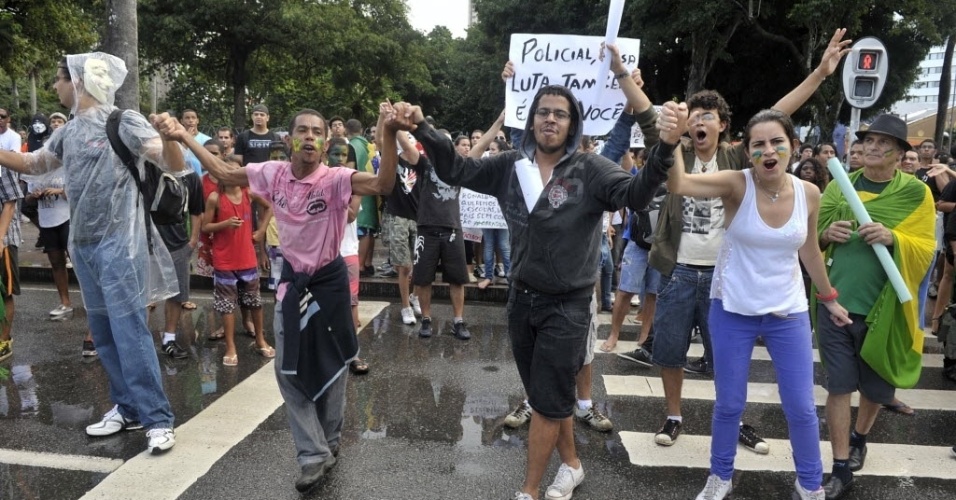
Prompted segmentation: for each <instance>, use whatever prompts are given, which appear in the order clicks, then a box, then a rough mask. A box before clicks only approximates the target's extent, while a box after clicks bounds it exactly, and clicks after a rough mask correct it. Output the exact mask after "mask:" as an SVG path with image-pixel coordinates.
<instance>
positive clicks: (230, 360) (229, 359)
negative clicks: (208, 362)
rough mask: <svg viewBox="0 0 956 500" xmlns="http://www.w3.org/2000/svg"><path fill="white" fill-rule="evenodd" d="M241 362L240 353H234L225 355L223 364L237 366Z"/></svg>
mask: <svg viewBox="0 0 956 500" xmlns="http://www.w3.org/2000/svg"><path fill="white" fill-rule="evenodd" d="M238 364H239V355H238V354H233V355H232V356H223V357H222V365H223V366H236V365H238Z"/></svg>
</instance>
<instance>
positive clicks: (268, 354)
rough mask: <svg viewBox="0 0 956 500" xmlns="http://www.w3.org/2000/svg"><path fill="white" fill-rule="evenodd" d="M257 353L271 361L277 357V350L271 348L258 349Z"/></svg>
mask: <svg viewBox="0 0 956 500" xmlns="http://www.w3.org/2000/svg"><path fill="white" fill-rule="evenodd" d="M256 352H258V353H259V355H260V356H262V357H263V358H267V359H271V358H274V357H276V350H275V349H273V348H272V347H270V346H265V347H256Z"/></svg>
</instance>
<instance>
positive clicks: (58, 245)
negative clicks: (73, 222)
mask: <svg viewBox="0 0 956 500" xmlns="http://www.w3.org/2000/svg"><path fill="white" fill-rule="evenodd" d="M69 240H70V221H66V222H64V223H63V224H60V225H59V226H56V227H41V228H40V241H42V242H43V253H47V252H51V251H54V250H60V251H63V252H65V251H66V250H67V243H68V242H69Z"/></svg>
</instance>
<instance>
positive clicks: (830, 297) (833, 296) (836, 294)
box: [816, 287, 840, 302]
mask: <svg viewBox="0 0 956 500" xmlns="http://www.w3.org/2000/svg"><path fill="white" fill-rule="evenodd" d="M830 288H832V289H833V293H831V294H830V295H827V296H826V297H824V296H823V295H820V292H817V294H816V296H817V300H819V301H820V302H833V301H834V300H836V299H837V297H839V296H840V292H838V291H837V289H836V287H830Z"/></svg>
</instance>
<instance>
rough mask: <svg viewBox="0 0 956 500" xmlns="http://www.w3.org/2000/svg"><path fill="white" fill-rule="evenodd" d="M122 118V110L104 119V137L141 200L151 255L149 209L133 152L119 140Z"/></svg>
mask: <svg viewBox="0 0 956 500" xmlns="http://www.w3.org/2000/svg"><path fill="white" fill-rule="evenodd" d="M122 117H123V110H122V109H114V110H113V112H112V113H110V117H109V118H107V119H106V137H107V138H109V140H110V147H111V148H112V149H113V152H114V153H116V156H119V158H120V160H122V161H123V165H126V169H127V170H129V174H130V176H131V177H132V178H133V182H135V183H136V190H137V191H139V195H140V199H142V200H143V213H144V214H145V218H146V245H147V248H149V253H150V255H152V253H153V231H152V220H151V219H150V215H149V207H147V206H145V202H146V197H145V195H144V194H143V179H142V178H140V176H139V170H138V169H137V168H136V160H135V159H134V158H133V152H132V151H130V150H129V148H128V147H126V144H124V143H123V140H122V139H120V135H119V127H120V120H121V119H122Z"/></svg>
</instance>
